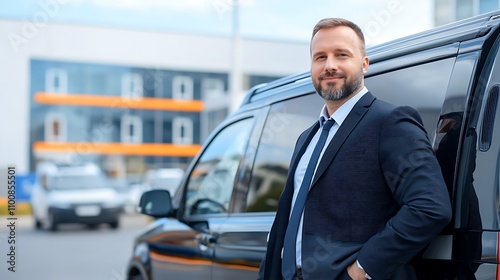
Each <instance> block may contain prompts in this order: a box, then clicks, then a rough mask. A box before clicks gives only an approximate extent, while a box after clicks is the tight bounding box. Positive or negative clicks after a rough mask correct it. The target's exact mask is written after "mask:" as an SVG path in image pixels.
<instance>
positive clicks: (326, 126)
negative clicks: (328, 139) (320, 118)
mask: <svg viewBox="0 0 500 280" xmlns="http://www.w3.org/2000/svg"><path fill="white" fill-rule="evenodd" d="M334 124H335V121H334V120H333V119H328V120H326V122H325V123H324V124H323V130H330V128H332V126H333V125H334Z"/></svg>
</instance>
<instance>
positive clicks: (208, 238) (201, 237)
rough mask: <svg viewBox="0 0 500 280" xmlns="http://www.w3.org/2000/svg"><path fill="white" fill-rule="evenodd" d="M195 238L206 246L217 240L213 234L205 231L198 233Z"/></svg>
mask: <svg viewBox="0 0 500 280" xmlns="http://www.w3.org/2000/svg"><path fill="white" fill-rule="evenodd" d="M195 238H196V240H197V241H198V242H199V243H200V244H203V245H207V246H209V245H212V244H214V243H215V242H217V237H216V236H215V235H214V234H211V233H206V232H202V233H198V234H197V235H196V237H195Z"/></svg>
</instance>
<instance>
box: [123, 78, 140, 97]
mask: <svg viewBox="0 0 500 280" xmlns="http://www.w3.org/2000/svg"><path fill="white" fill-rule="evenodd" d="M143 91H144V90H143V83H142V76H141V75H140V74H138V73H126V74H124V75H123V76H122V96H123V97H126V98H141V97H142V96H143Z"/></svg>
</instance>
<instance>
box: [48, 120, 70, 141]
mask: <svg viewBox="0 0 500 280" xmlns="http://www.w3.org/2000/svg"><path fill="white" fill-rule="evenodd" d="M66 135H67V124H66V119H65V118H64V116H63V115H61V114H48V115H47V116H46V117H45V141H47V142H64V141H66Z"/></svg>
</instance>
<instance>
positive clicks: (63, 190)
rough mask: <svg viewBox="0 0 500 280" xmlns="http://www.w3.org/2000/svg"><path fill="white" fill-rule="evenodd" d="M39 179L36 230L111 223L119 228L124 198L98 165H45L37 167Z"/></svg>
mask: <svg viewBox="0 0 500 280" xmlns="http://www.w3.org/2000/svg"><path fill="white" fill-rule="evenodd" d="M37 179H38V180H37V183H36V184H35V185H34V187H33V191H32V193H31V207H32V210H33V217H34V219H35V226H36V228H42V227H45V228H48V229H50V230H52V231H55V230H57V226H58V225H59V224H63V223H79V224H87V225H89V226H91V227H95V226H97V225H98V224H101V223H107V224H109V225H110V226H111V227H112V228H118V226H119V217H120V215H121V213H122V212H123V207H124V201H123V198H122V196H121V195H120V194H118V192H117V191H116V190H115V189H113V188H112V186H111V183H110V182H109V180H108V179H107V177H106V176H105V175H104V174H103V172H102V171H101V170H100V169H99V168H98V167H97V166H96V165H93V164H87V165H82V166H57V165H55V164H52V163H42V164H40V165H39V166H38V167H37Z"/></svg>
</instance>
